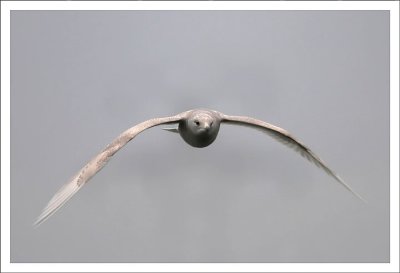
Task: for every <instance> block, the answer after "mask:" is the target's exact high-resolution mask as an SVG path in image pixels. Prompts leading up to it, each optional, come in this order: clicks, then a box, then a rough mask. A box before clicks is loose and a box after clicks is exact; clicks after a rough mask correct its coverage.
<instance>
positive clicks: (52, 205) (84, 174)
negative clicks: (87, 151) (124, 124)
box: [34, 112, 186, 226]
mask: <svg viewBox="0 0 400 273" xmlns="http://www.w3.org/2000/svg"><path fill="white" fill-rule="evenodd" d="M185 114H186V112H184V113H181V114H178V115H176V116H172V117H164V118H155V119H150V120H147V121H144V122H142V123H139V124H138V125H136V126H134V127H132V128H130V129H128V130H126V131H125V132H123V133H122V134H120V135H119V136H118V137H117V138H116V139H114V141H113V142H111V143H110V144H109V145H108V146H107V147H106V148H105V149H104V150H103V151H101V152H100V153H99V154H98V155H97V156H95V157H94V158H93V159H92V160H90V161H89V162H88V163H87V164H86V165H85V166H84V167H83V168H82V169H81V170H80V171H79V172H78V173H77V174H76V175H75V176H73V177H72V179H71V180H70V181H69V182H68V183H66V184H65V185H64V186H63V187H62V188H61V189H60V190H59V191H58V192H57V193H56V194H55V195H54V197H53V198H52V199H51V200H50V201H49V203H48V204H47V206H46V207H45V208H44V209H43V211H42V213H41V214H40V216H39V217H38V219H37V220H36V222H35V223H34V225H35V226H38V225H40V224H41V223H43V222H44V221H45V220H47V219H48V218H49V217H50V216H51V215H53V214H54V213H55V212H56V211H57V210H58V209H60V208H61V207H62V206H63V205H64V204H65V203H66V202H67V201H68V200H69V199H70V198H71V197H72V196H73V195H74V194H75V193H76V192H77V191H78V190H80V189H81V188H82V187H83V186H84V185H85V184H86V183H87V182H88V181H89V180H90V178H92V177H93V176H94V175H95V174H96V173H97V172H99V171H100V170H101V169H102V168H103V167H104V166H105V165H106V164H107V162H108V161H109V160H110V159H111V158H112V156H113V155H114V154H115V153H116V152H118V151H119V150H120V149H121V148H122V147H124V146H125V145H126V144H127V143H128V142H129V141H131V140H132V139H133V138H134V137H135V136H137V135H138V134H139V133H141V132H143V131H144V130H146V129H149V128H151V127H154V126H157V125H161V124H170V123H176V122H179V121H180V120H181V119H183V118H185Z"/></svg>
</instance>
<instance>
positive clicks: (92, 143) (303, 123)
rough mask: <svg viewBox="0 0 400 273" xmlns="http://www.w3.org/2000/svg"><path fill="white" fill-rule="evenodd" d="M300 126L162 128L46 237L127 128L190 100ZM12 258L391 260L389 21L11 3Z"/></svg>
mask: <svg viewBox="0 0 400 273" xmlns="http://www.w3.org/2000/svg"><path fill="white" fill-rule="evenodd" d="M197 107H201V108H211V109H215V110H218V111H221V112H224V113H226V114H232V115H247V116H253V117H256V118H259V119H262V120H265V121H267V122H270V123H273V124H275V125H277V126H280V127H283V128H285V129H287V130H288V131H290V132H291V133H292V134H293V135H294V136H296V137H297V138H299V139H300V140H301V141H302V142H304V143H305V144H306V145H308V146H309V147H310V148H311V149H312V150H313V151H314V152H315V153H316V154H317V155H319V156H320V157H321V158H322V159H323V160H324V161H326V163H327V164H328V166H330V167H331V168H332V169H334V170H335V171H336V172H337V173H338V174H339V175H340V176H341V177H342V178H343V179H344V180H345V181H346V182H347V183H348V184H350V185H351V186H352V187H353V188H354V190H355V191H356V192H357V193H359V194H360V195H362V196H363V197H364V198H365V199H366V200H368V204H364V203H362V202H361V201H360V200H358V199H356V198H355V197H354V196H353V195H351V193H349V192H348V191H347V190H346V189H345V188H344V187H343V186H341V185H340V184H338V183H337V182H336V181H335V180H334V179H332V178H331V177H329V176H328V175H326V174H325V173H324V172H322V171H321V170H320V169H318V168H316V167H315V166H314V165H313V164H310V163H309V162H307V161H306V160H305V159H303V158H302V157H301V156H299V155H298V154H296V153H295V152H293V151H292V150H290V149H288V148H287V147H285V146H283V145H281V144H280V143H278V142H276V141H274V140H273V139H271V138H270V137H268V136H267V135H264V134H262V133H261V132H259V131H256V130H251V129H248V128H242V127H233V126H227V125H223V126H221V129H220V133H219V136H218V138H217V140H216V141H215V142H214V143H213V144H212V145H211V146H209V147H207V148H204V149H196V148H193V147H190V146H188V145H187V144H186V143H185V142H184V141H183V140H182V139H181V138H180V137H179V136H178V135H175V134H171V133H168V132H164V131H162V130H160V128H153V129H151V130H148V131H146V132H144V133H143V134H141V135H139V136H138V137H137V138H136V139H134V140H133V141H132V142H131V143H129V144H128V145H127V146H126V147H125V148H124V149H122V150H121V151H120V152H119V153H118V154H116V156H115V157H114V158H113V159H112V161H110V163H109V164H108V165H107V166H106V167H105V168H104V169H103V170H102V171H101V172H100V173H98V174H97V175H96V176H95V177H94V178H93V179H92V180H91V182H90V183H89V184H88V185H87V186H86V187H84V188H83V189H82V190H81V191H80V192H79V193H78V194H77V195H76V196H75V197H74V198H73V199H71V200H70V202H69V203H68V204H67V205H66V206H65V207H64V208H63V209H62V210H60V211H59V213H57V214H56V215H54V216H53V217H52V218H50V219H49V221H47V222H45V223H44V224H43V225H42V226H40V227H39V228H38V229H33V227H32V223H33V221H34V220H35V218H36V217H37V216H38V215H39V214H40V211H41V210H42V209H43V207H44V206H45V205H46V203H47V202H48V201H49V200H50V198H51V197H52V196H53V194H54V193H55V192H56V191H57V190H58V189H59V188H60V187H61V186H62V185H63V184H64V183H65V182H67V181H68V179H69V178H70V177H71V176H72V175H74V174H75V172H77V171H78V170H79V169H80V168H81V167H82V166H83V165H84V164H85V163H86V162H87V161H88V160H89V159H91V158H92V157H93V156H94V155H96V154H97V153H98V152H99V151H100V150H101V149H103V148H104V147H105V146H106V145H107V144H108V143H109V142H111V141H112V139H113V138H114V137H116V136H117V135H118V134H119V133H121V132H122V131H123V130H125V129H127V128H129V127H131V126H133V125H135V124H137V123H139V122H142V121H144V120H146V119H149V118H153V117H160V116H168V115H173V114H176V113H179V112H182V111H186V110H188V109H191V108H197ZM11 259H12V262H388V261H389V12H387V11H112V12H111V11H12V13H11Z"/></svg>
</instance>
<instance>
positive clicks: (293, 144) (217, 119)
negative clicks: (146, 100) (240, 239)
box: [34, 109, 363, 226]
mask: <svg viewBox="0 0 400 273" xmlns="http://www.w3.org/2000/svg"><path fill="white" fill-rule="evenodd" d="M221 123H226V124H234V125H241V126H246V127H250V128H254V129H259V130H261V131H262V132H264V133H266V134H268V135H269V136H271V137H273V138H274V139H276V140H278V141H279V142H281V143H283V144H285V145H286V146H289V147H290V148H292V149H294V150H295V151H297V152H299V153H300V154H301V155H302V156H303V157H305V158H306V159H308V160H309V161H311V162H313V163H314V164H315V165H316V166H317V167H319V168H321V169H322V170H324V171H325V172H326V173H327V174H328V175H330V176H331V177H333V178H334V179H335V180H337V181H338V182H339V183H340V184H342V185H343V186H344V187H345V188H346V189H347V190H349V191H350V192H352V193H353V194H354V195H355V196H356V197H358V198H359V199H361V200H363V199H362V197H361V196H360V195H358V194H357V193H356V192H354V191H353V190H352V189H351V188H350V186H349V185H347V184H346V183H345V182H344V181H343V180H342V179H341V178H340V177H339V176H338V175H336V174H335V173H334V172H333V171H332V170H331V169H330V168H329V167H328V166H327V165H326V164H325V163H324V162H323V161H322V160H321V159H320V158H319V157H318V156H317V155H316V154H315V153H314V152H312V151H311V150H310V149H309V148H308V147H307V146H305V145H304V144H303V143H301V142H300V141H298V140H297V139H296V138H294V137H293V136H292V135H291V134H289V132H287V131H286V130H284V129H282V128H279V127H277V126H275V125H272V124H270V123H267V122H264V121H261V120H258V119H255V118H251V117H245V116H228V115H225V114H223V113H220V112H218V111H214V110H206V109H195V110H189V111H186V112H183V113H180V114H177V115H175V116H171V117H163V118H154V119H149V120H147V121H144V122H142V123H139V124H138V125H136V126H133V127H132V128H130V129H128V130H126V131H125V132H123V133H122V134H120V135H119V136H118V137H117V138H116V139H114V140H113V142H111V143H110V144H109V145H108V146H107V147H106V148H105V149H104V150H102V151H101V152H100V153H99V154H98V155H96V156H95V157H94V158H93V159H92V160H90V161H89V162H88V163H87V164H86V165H85V166H84V167H83V168H82V169H81V170H80V171H79V172H78V173H77V174H75V176H73V177H72V179H71V180H70V181H69V182H68V183H66V184H65V185H64V186H63V187H62V188H61V189H60V190H59V191H58V192H57V193H56V194H55V195H54V197H53V198H52V199H51V200H50V201H49V203H48V204H47V206H46V207H45V208H44V210H43V211H42V213H41V214H40V216H39V217H38V219H37V220H36V222H35V223H34V225H35V226H38V225H40V224H41V223H43V222H44V221H45V220H47V219H48V218H49V217H50V216H51V215H53V214H54V213H55V212H56V211H57V210H58V209H60V208H61V207H62V206H63V205H64V204H65V203H66V202H67V201H68V200H69V199H70V198H71V197H72V196H73V195H74V194H75V193H76V192H77V191H78V190H79V189H81V188H82V187H83V186H84V185H85V184H86V183H87V182H88V181H89V180H90V179H91V178H92V177H93V176H94V175H95V174H96V173H97V172H98V171H100V170H101V169H102V168H103V167H104V166H105V165H106V164H107V162H108V161H109V160H110V159H111V158H112V156H113V155H114V154H115V153H116V152H118V151H119V150H120V149H121V148H122V147H124V146H125V144H127V143H128V142H129V141H131V140H132V139H133V138H134V137H136V136H137V135H138V134H139V133H141V132H143V131H144V130H146V129H149V128H151V127H154V126H158V125H162V124H178V127H176V128H163V129H164V130H168V131H171V132H175V133H179V134H180V136H181V137H182V138H183V140H184V141H185V142H186V143H188V144H189V145H191V146H193V147H197V148H204V147H207V146H208V145H210V144H211V143H213V141H214V140H215V139H216V138H217V135H218V131H219V127H220V125H221Z"/></svg>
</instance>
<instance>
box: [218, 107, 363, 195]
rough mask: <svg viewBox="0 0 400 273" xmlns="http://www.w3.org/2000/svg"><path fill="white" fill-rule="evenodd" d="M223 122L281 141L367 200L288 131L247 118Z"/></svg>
mask: <svg viewBox="0 0 400 273" xmlns="http://www.w3.org/2000/svg"><path fill="white" fill-rule="evenodd" d="M222 122H224V123H228V124H229V123H230V124H236V125H241V126H247V127H251V128H255V129H258V130H261V131H263V132H265V133H267V134H268V135H269V136H271V137H272V138H274V139H275V140H277V141H279V142H280V143H282V144H284V145H286V146H288V147H290V148H292V149H294V150H295V151H296V152H298V153H300V155H301V156H303V157H304V158H306V159H307V160H309V161H311V162H312V163H314V164H315V165H316V166H317V167H319V168H321V169H322V170H324V171H325V172H326V173H327V174H328V175H330V176H332V177H333V178H334V179H335V180H336V181H338V182H339V183H340V184H342V185H343V186H344V187H345V188H346V189H347V190H349V191H350V192H351V193H352V194H354V195H355V196H356V197H358V198H359V199H361V200H363V201H364V202H365V200H364V199H363V198H362V197H361V196H360V195H359V194H357V193H356V192H355V191H354V190H353V189H352V188H351V187H350V186H349V185H348V184H346V183H345V182H344V181H343V180H342V179H341V178H340V177H339V176H338V175H337V174H335V173H334V172H333V171H332V170H331V169H330V168H329V167H328V166H327V165H326V164H325V163H324V162H323V161H322V159H321V158H319V157H318V156H317V155H316V154H315V153H314V152H313V151H311V149H309V148H308V147H307V146H305V145H304V144H303V143H301V142H300V141H299V140H297V139H296V138H294V137H293V136H292V135H291V134H290V133H289V132H287V131H286V130H284V129H282V128H280V127H277V126H275V125H272V124H270V123H267V122H264V121H261V120H258V119H255V118H250V117H245V116H228V115H223V118H222Z"/></svg>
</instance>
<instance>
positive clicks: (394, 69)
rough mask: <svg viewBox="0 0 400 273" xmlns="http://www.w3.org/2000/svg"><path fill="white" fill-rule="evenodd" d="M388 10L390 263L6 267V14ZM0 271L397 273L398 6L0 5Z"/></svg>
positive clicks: (380, 3)
mask: <svg viewBox="0 0 400 273" xmlns="http://www.w3.org/2000/svg"><path fill="white" fill-rule="evenodd" d="M65 9H68V10H82V9H86V10H332V9H334V10H390V15H391V16H390V38H391V39H390V41H391V42H390V55H391V57H390V60H391V63H390V110H391V111H390V148H391V149H390V189H391V192H390V197H391V202H390V208H391V211H390V219H391V223H390V236H391V244H390V263H367V264H362V263H360V264H356V263H346V264H341V263H316V264H311V263H155V264H154V263H152V264H150V263H138V264H129V263H116V264H92V263H86V264H71V263H69V264H65V263H62V264H60V263H57V264H45V263H41V264H39V263H34V264H32V263H24V264H19V263H10V225H9V224H10V161H9V159H10V11H11V10H65ZM1 41H2V44H1V170H2V171H1V261H2V262H1V272H4V271H7V272H56V271H58V272H67V271H68V272H71V271H81V272H90V271H97V272H117V271H118V272H129V271H131V272H138V271H141V272H210V271H214V272H249V271H251V272H268V271H274V272H340V271H344V272H356V271H358V272H398V270H399V2H396V1H366V2H365V1H346V2H343V1H329V2H321V1H319V2H316V1H310V2H307V1H301V2H300V1H294V2H291V1H290V2H285V1H283V2H282V1H279V2H278V1H276V2H270V1H268V2H258V1H257V2H253V1H241V2H238V1H235V2H226V1H224V2H210V1H202V2H189V1H188V2H181V1H175V2H174V1H168V2H167V1H157V2H156V1H153V2H141V1H139V2H120V1H114V2H94V1H82V2H69V1H62V2H51V1H49V2H47V1H21V2H4V1H2V2H1Z"/></svg>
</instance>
